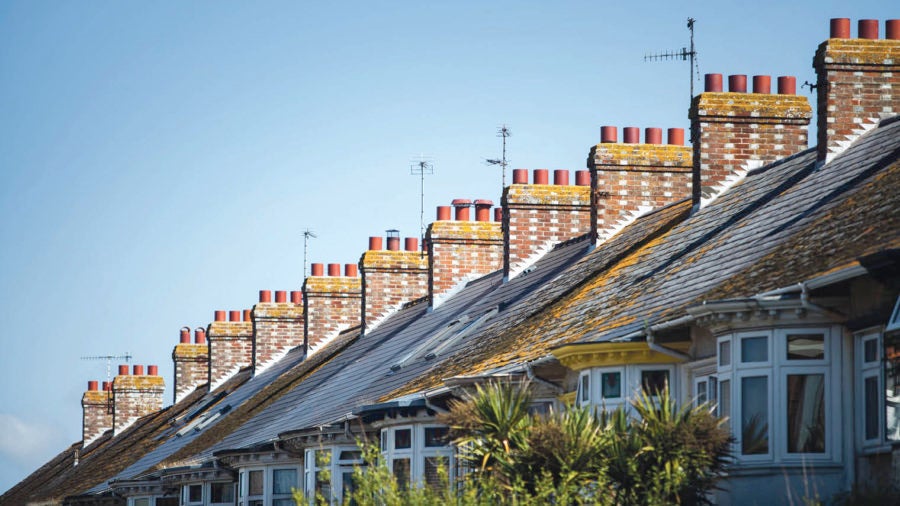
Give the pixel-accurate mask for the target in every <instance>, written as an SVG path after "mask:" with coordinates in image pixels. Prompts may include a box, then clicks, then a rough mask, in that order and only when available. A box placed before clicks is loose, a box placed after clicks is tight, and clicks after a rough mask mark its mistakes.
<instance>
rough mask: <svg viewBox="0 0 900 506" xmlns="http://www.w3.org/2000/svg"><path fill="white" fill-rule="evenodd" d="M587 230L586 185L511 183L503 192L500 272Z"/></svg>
mask: <svg viewBox="0 0 900 506" xmlns="http://www.w3.org/2000/svg"><path fill="white" fill-rule="evenodd" d="M590 230H591V189H590V187H588V186H575V185H550V184H511V185H509V186H508V187H507V188H506V189H505V190H504V192H503V240H504V244H505V245H506V247H505V248H504V252H503V273H504V275H506V276H509V275H511V273H514V272H515V271H516V270H517V269H518V268H520V267H521V266H522V265H525V264H526V263H527V262H529V261H531V260H532V259H533V257H534V255H535V254H536V253H538V252H539V251H541V250H543V249H546V248H548V247H550V246H552V245H554V244H557V243H560V242H562V241H567V240H569V239H572V238H573V237H577V236H579V235H582V234H586V233H588V232H590Z"/></svg>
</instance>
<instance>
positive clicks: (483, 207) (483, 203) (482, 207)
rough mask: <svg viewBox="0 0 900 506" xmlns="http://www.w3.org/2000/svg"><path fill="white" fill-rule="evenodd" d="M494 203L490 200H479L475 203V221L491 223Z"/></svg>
mask: <svg viewBox="0 0 900 506" xmlns="http://www.w3.org/2000/svg"><path fill="white" fill-rule="evenodd" d="M492 207H494V203H493V202H491V201H490V200H484V199H479V200H476V201H475V221H491V208H492Z"/></svg>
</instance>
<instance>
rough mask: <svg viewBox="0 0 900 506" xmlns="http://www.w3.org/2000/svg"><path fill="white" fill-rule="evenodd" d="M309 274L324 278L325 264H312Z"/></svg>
mask: <svg viewBox="0 0 900 506" xmlns="http://www.w3.org/2000/svg"><path fill="white" fill-rule="evenodd" d="M310 272H312V275H313V276H324V275H325V264H312V266H311V267H310Z"/></svg>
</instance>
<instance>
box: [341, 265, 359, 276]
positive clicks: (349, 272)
mask: <svg viewBox="0 0 900 506" xmlns="http://www.w3.org/2000/svg"><path fill="white" fill-rule="evenodd" d="M358 275H359V267H358V266H357V265H356V264H344V276H345V277H348V278H355V277H357V276H358Z"/></svg>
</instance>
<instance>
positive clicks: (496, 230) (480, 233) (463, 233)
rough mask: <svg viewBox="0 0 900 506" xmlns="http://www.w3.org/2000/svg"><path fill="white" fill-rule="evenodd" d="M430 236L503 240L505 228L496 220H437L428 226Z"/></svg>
mask: <svg viewBox="0 0 900 506" xmlns="http://www.w3.org/2000/svg"><path fill="white" fill-rule="evenodd" d="M428 237H429V238H430V239H432V240H440V239H444V238H453V239H460V238H464V239H471V240H478V241H492V242H496V241H503V230H502V229H501V228H500V223H498V222H494V221H435V222H433V223H432V224H431V226H430V227H428Z"/></svg>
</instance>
